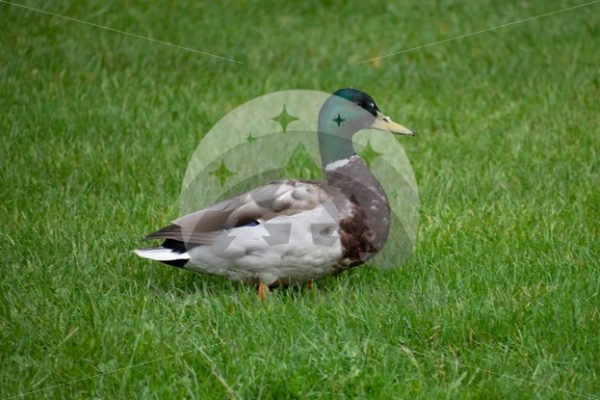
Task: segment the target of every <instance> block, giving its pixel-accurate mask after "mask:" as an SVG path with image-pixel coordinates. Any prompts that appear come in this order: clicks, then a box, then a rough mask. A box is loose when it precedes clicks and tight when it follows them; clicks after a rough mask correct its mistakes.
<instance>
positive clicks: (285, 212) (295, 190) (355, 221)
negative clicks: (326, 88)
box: [134, 88, 415, 299]
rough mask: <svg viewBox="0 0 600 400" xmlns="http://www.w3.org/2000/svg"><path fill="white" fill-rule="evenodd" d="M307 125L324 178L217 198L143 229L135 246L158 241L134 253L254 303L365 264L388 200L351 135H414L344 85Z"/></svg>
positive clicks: (376, 246)
mask: <svg viewBox="0 0 600 400" xmlns="http://www.w3.org/2000/svg"><path fill="white" fill-rule="evenodd" d="M317 126H318V128H317V132H316V133H315V134H316V135H317V136H318V145H319V153H320V156H321V168H322V170H323V176H324V177H325V179H324V181H316V180H296V179H282V180H277V181H272V182H269V183H267V184H265V185H263V186H260V187H257V188H255V189H253V190H250V191H248V192H246V193H242V194H239V195H237V196H234V197H232V198H229V199H226V200H223V201H219V202H217V203H216V204H213V205H211V206H209V207H207V208H204V209H202V210H198V211H195V212H193V213H191V214H187V215H184V216H182V217H180V218H178V219H176V220H174V221H172V222H171V223H170V224H169V225H167V226H165V227H163V228H161V229H159V230H157V231H155V232H152V233H150V234H149V235H147V236H146V238H145V240H161V241H162V243H161V244H160V245H158V246H155V247H150V248H140V249H136V250H134V252H135V254H137V255H138V256H140V257H142V258H145V259H150V260H155V261H159V262H162V263H164V264H167V265H170V266H173V267H178V268H182V269H186V270H191V271H194V272H199V273H205V274H211V275H219V276H223V277H226V278H229V279H230V280H233V281H241V282H244V283H247V284H251V285H255V286H256V287H257V289H258V297H259V298H260V299H265V298H266V297H267V295H268V293H269V290H270V289H271V288H273V287H276V286H280V285H281V286H288V285H292V284H298V283H306V284H308V285H312V282H314V281H315V280H318V279H321V278H324V277H327V276H330V275H334V274H338V273H340V272H342V271H346V270H348V269H350V268H353V267H356V266H359V265H362V264H364V263H365V262H367V261H368V260H370V259H371V258H372V257H374V256H375V255H376V254H377V253H378V252H379V251H381V250H382V248H383V247H384V245H385V243H386V241H387V239H388V236H389V233H390V225H391V216H390V204H389V201H388V197H387V195H386V193H385V191H384V189H383V187H382V185H381V184H380V182H379V181H378V180H377V178H376V177H375V175H374V174H373V173H372V172H371V171H370V169H369V167H368V165H367V163H366V162H365V160H364V159H363V158H361V156H360V155H358V154H357V153H356V151H355V149H354V146H353V136H354V135H355V134H356V133H358V132H359V131H361V130H365V129H373V130H378V131H383V132H387V133H388V134H394V135H406V136H415V133H414V132H413V131H411V130H410V129H408V128H406V127H405V126H403V125H401V124H399V123H396V122H394V121H392V119H391V118H390V117H389V116H387V115H385V114H383V113H382V112H381V111H380V109H379V107H378V106H377V104H376V103H375V101H374V100H373V98H372V97H371V96H370V95H368V94H367V93H365V92H363V91H361V90H359V89H354V88H343V89H339V90H336V91H335V92H333V93H332V94H331V95H330V96H329V97H328V98H327V99H326V100H325V102H324V103H323V105H322V106H321V108H320V111H319V115H318V124H317Z"/></svg>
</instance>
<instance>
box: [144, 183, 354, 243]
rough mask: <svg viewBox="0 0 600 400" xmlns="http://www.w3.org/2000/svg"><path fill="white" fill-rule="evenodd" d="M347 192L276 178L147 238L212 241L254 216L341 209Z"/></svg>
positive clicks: (269, 217) (251, 219)
mask: <svg viewBox="0 0 600 400" xmlns="http://www.w3.org/2000/svg"><path fill="white" fill-rule="evenodd" d="M344 199H345V198H344V195H342V194H341V192H340V191H339V190H337V189H336V188H334V187H331V186H327V185H324V184H322V183H319V182H315V181H295V180H285V181H274V182H271V183H269V184H267V185H265V186H261V187H259V188H257V189H254V190H252V191H250V192H247V193H244V194H241V195H239V196H236V197H233V198H231V199H228V200H225V201H222V202H219V203H216V204H214V205H212V206H210V207H208V208H205V209H203V210H200V211H196V212H194V213H191V214H188V215H184V216H183V217H180V218H178V219H176V220H175V221H173V222H172V223H171V224H170V225H167V226H165V227H164V228H162V229H159V230H157V231H156V232H153V233H151V234H149V235H148V236H147V237H146V239H173V240H177V241H181V242H185V243H186V244H188V245H202V244H212V243H213V242H214V241H215V239H216V238H217V237H218V236H219V235H221V234H223V233H225V232H226V231H227V230H229V229H232V228H235V227H239V226H243V225H246V224H248V223H250V222H252V221H254V220H256V221H262V222H264V221H268V220H269V219H271V218H274V217H276V216H278V215H293V214H297V213H301V212H304V211H309V210H312V209H313V208H315V207H317V206H318V205H319V204H324V203H325V202H331V201H332V200H333V203H334V204H336V205H338V207H339V209H341V207H342V204H343V203H344Z"/></svg>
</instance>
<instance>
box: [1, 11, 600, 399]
mask: <svg viewBox="0 0 600 400" xmlns="http://www.w3.org/2000/svg"><path fill="white" fill-rule="evenodd" d="M171 3H172V2H161V4H158V3H156V4H155V3H152V5H149V3H146V2H141V1H131V2H126V3H125V4H124V5H123V4H121V3H120V2H109V3H106V2H100V1H87V2H85V3H83V2H67V1H55V2H42V1H27V4H28V5H30V6H33V7H39V8H44V9H46V10H49V11H52V12H56V13H62V14H66V15H69V16H72V17H76V18H82V19H86V20H89V21H90V22H93V23H98V24H104V25H108V26H110V27H114V28H117V29H121V30H125V31H128V32H132V33H136V34H141V35H150V36H152V37H155V38H157V39H161V40H166V41H171V42H174V43H178V44H182V45H184V46H189V47H193V48H197V49H200V50H202V51H207V52H211V53H215V54H219V55H222V56H225V57H231V58H234V59H237V60H241V61H242V62H244V64H243V65H238V64H233V63H229V62H225V61H220V60H217V59H213V58H210V57H205V56H202V55H199V54H195V53H191V52H186V51H182V50H178V49H174V48H171V47H166V46H162V45H159V44H155V43H150V42H147V41H144V40H140V39H135V38H132V37H127V36H124V35H120V34H117V33H114V32H108V31H103V30H99V29H96V28H93V27H90V26H86V25H83V24H78V23H75V22H70V21H66V20H63V19H60V18H56V17H49V16H46V15H41V14H37V13H33V12H31V11H27V10H23V9H20V8H17V7H15V6H9V5H7V4H0V22H1V26H2V29H1V30H0V43H2V46H1V47H0V110H1V112H0V135H1V138H2V140H1V141H0V158H1V162H0V182H1V185H0V190H1V193H0V194H1V198H2V201H1V202H0V221H1V224H0V254H1V257H0V259H1V260H2V261H1V268H0V274H1V280H0V398H2V399H4V398H7V397H10V396H17V395H20V394H26V393H28V392H31V391H35V390H40V391H39V392H35V393H33V394H30V395H28V396H26V397H29V398H46V397H48V398H65V397H67V398H115V397H118V398H144V399H146V398H161V399H166V398H181V397H187V398H198V399H205V398H225V397H228V396H230V397H239V398H244V399H246V398H248V399H252V398H262V399H285V398H289V399H295V398H332V397H356V398H379V399H388V398H422V399H429V398H482V399H494V398H497V399H504V398H540V399H547V398H574V397H575V396H576V395H575V394H573V393H569V392H574V393H577V394H583V395H590V396H600V376H599V375H600V358H599V354H600V340H599V335H600V316H599V304H600V296H599V294H598V293H599V291H600V263H599V260H600V246H599V242H600V229H599V227H600V224H599V221H600V218H599V217H600V215H599V214H600V193H599V190H598V188H599V184H600V168H599V155H598V151H599V150H600V128H599V127H600V112H599V111H600V109H599V107H598V99H600V76H599V71H600V5H593V6H589V7H586V8H581V9H577V10H573V11H570V12H566V13H563V14H558V15H552V16H547V17H545V18H541V19H537V20H531V21H528V22H525V23H523V24H519V25H514V26H511V27H507V28H505V29H501V30H496V31H491V32H487V33H484V34H481V35H477V36H473V37H469V38H465V39H462V40H458V41H454V42H448V43H445V44H442V45H437V46H432V47H428V48H425V49H422V50H419V51H414V52H410V53H406V54H401V55H398V56H395V57H390V58H387V59H384V60H381V62H369V63H365V64H359V65H357V64H356V62H357V61H360V60H362V59H365V58H369V57H373V56H376V55H381V54H386V53H389V52H392V51H398V50H401V49H404V48H409V47H413V46H417V45H420V44H424V43H428V42H432V41H437V40H442V39H445V38H448V37H452V36H455V35H460V34H464V33H467V32H471V31H476V30H480V29H483V28H486V27H489V26H495V25H499V24H502V23H506V22H510V21H513V20H518V19H521V18H525V17H528V16H531V15H536V14H541V13H544V12H547V11H551V10H555V9H560V8H563V7H568V6H571V5H575V4H578V2H575V1H571V0H569V1H562V0H561V1H552V2H546V1H542V0H535V1H528V2H523V1H514V0H511V1H509V2H494V1H491V0H488V1H481V2H459V1H450V0H448V1H432V0H424V1H415V2H412V3H411V2H408V1H401V2H389V4H388V5H385V4H375V3H374V2H370V1H360V2H356V3H353V4H347V3H346V2H342V1H328V2H326V3H327V4H320V5H319V4H317V2H316V1H315V2H304V3H301V2H297V3H296V4H289V5H283V4H280V3H279V2H274V1H273V2H261V3H258V2H257V3H254V2H252V3H251V2H238V1H226V2H220V3H219V4H218V5H217V4H216V3H215V4H210V3H209V2H194V3H193V4H187V5H184V4H182V3H178V4H174V3H173V4H171ZM190 3H191V2H190ZM344 86H355V87H359V88H362V89H364V90H366V91H367V92H369V93H370V94H372V95H373V97H374V98H375V99H376V100H377V101H378V103H379V104H380V106H381V108H382V109H384V110H386V111H387V113H389V114H390V115H391V116H393V117H396V119H398V120H399V122H401V123H403V124H405V125H407V126H409V127H411V128H414V129H415V130H417V131H418V132H419V135H418V136H417V137H416V138H415V140H403V141H402V143H403V145H404V146H405V149H406V151H407V154H408V156H409V158H410V160H411V163H412V165H413V168H414V170H415V173H416V176H417V180H418V182H419V189H420V196H421V204H422V209H421V226H420V232H419V242H418V245H417V249H416V252H415V254H414V255H413V256H412V257H411V259H410V260H409V261H408V262H407V263H406V264H404V265H402V266H401V267H400V268H396V269H393V270H375V269H370V268H364V267H363V268H358V269H355V270H353V271H351V272H349V273H345V274H343V275H341V276H338V277H335V278H330V279H326V280H324V281H321V282H319V283H318V285H317V289H316V290H304V289H299V290H278V291H275V292H274V293H273V295H272V296H271V298H270V299H269V301H268V302H267V303H266V304H260V303H259V302H258V301H257V299H256V294H255V292H254V288H251V287H245V286H242V285H238V284H232V283H229V282H227V281H224V280H221V279H218V278H214V277H208V276H200V275H195V274H192V273H188V272H186V271H181V270H176V269H171V268H166V267H164V266H162V265H159V264H157V263H151V262H148V261H144V260H141V259H138V258H136V257H135V256H134V255H133V254H132V253H131V251H130V249H132V248H134V247H135V246H137V245H138V244H139V243H138V239H139V238H140V237H141V236H142V235H144V234H146V233H148V232H150V231H152V230H154V229H156V228H158V227H160V226H161V225H163V224H165V223H166V222H168V221H170V220H172V219H173V218H175V217H176V216H177V212H178V208H177V201H178V196H179V190H180V183H181V180H182V179H183V174H184V172H185V168H186V165H187V162H188V160H189V157H190V156H191V154H192V153H193V151H194V149H195V147H196V145H197V143H198V142H199V140H200V139H201V138H202V135H203V133H204V132H206V131H208V130H209V129H210V127H211V126H212V125H213V124H214V123H215V122H217V121H218V120H219V119H220V118H221V117H222V116H223V115H225V114H226V113H227V112H229V111H230V110H231V109H232V108H234V107H235V106H237V105H239V104H241V103H243V102H245V101H247V100H249V99H252V98H254V97H256V96H259V95H262V94H265V93H269V92H271V91H278V90H285V89H294V88H302V89H316V90H322V91H333V90H335V89H337V88H339V87H344ZM130 365H133V366H132V367H131V368H127V367H128V366H130ZM120 368H123V369H120ZM63 383H66V384H64V385H62V384H63ZM54 385H59V386H56V387H52V386H54Z"/></svg>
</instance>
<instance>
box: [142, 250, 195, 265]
mask: <svg viewBox="0 0 600 400" xmlns="http://www.w3.org/2000/svg"><path fill="white" fill-rule="evenodd" d="M133 252H134V253H135V254H137V255H138V256H140V257H142V258H147V259H150V260H155V261H160V262H162V263H165V264H168V265H172V266H174V267H183V266H184V265H185V264H186V263H187V262H188V261H189V259H190V255H189V254H188V253H179V252H177V251H174V250H173V249H169V248H166V247H153V248H148V249H135V250H134V251H133Z"/></svg>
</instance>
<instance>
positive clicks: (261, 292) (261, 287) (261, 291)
mask: <svg viewBox="0 0 600 400" xmlns="http://www.w3.org/2000/svg"><path fill="white" fill-rule="evenodd" d="M268 295H269V285H265V284H264V283H262V282H258V299H259V300H262V301H264V300H266V299H267V296H268Z"/></svg>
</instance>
